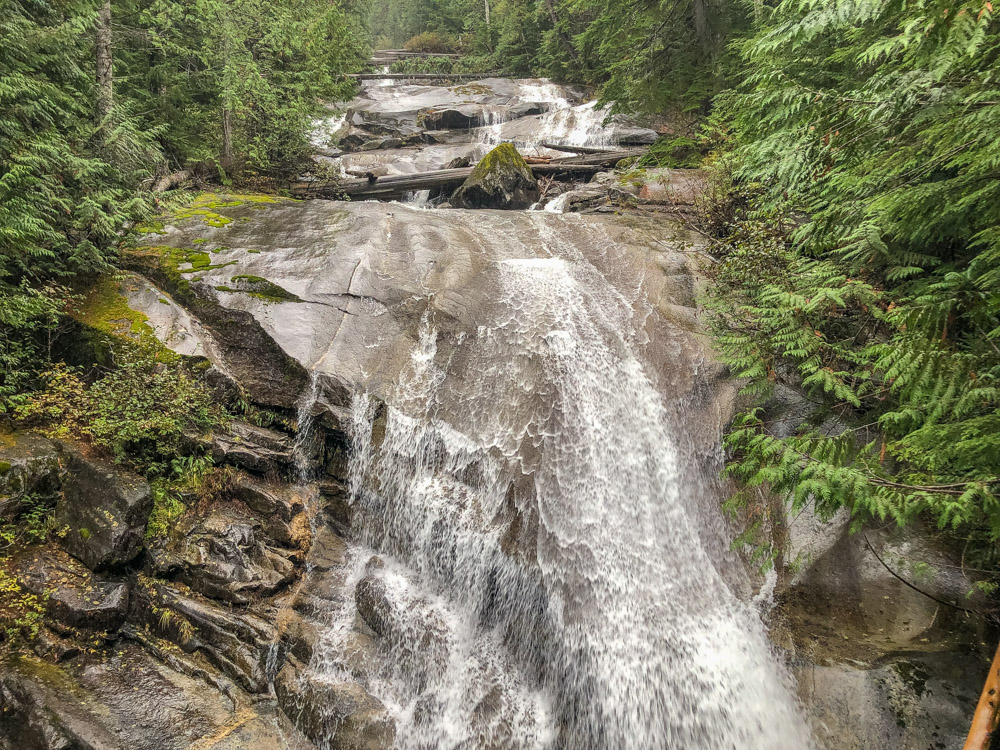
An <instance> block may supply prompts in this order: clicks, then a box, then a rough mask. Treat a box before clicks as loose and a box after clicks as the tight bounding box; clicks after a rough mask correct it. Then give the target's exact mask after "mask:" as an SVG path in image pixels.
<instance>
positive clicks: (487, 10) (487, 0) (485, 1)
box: [483, 0, 490, 31]
mask: <svg viewBox="0 0 1000 750" xmlns="http://www.w3.org/2000/svg"><path fill="white" fill-rule="evenodd" d="M483 5H485V6H486V30H487V31H489V30H490V0H483Z"/></svg>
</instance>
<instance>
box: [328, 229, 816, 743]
mask: <svg viewBox="0 0 1000 750" xmlns="http://www.w3.org/2000/svg"><path fill="white" fill-rule="evenodd" d="M534 216H536V217H537V218H538V222H539V228H540V235H541V237H542V239H543V242H544V243H545V248H544V250H545V251H546V252H547V253H548V254H549V255H550V256H551V257H540V258H524V259H516V258H515V259H508V260H501V261H498V262H495V263H493V264H492V265H491V267H490V271H489V272H490V273H491V274H493V277H494V279H493V280H494V282H495V284H496V288H497V289H498V290H499V294H498V296H497V299H495V300H493V304H492V306H491V307H489V308H488V310H486V311H484V312H483V316H482V320H480V321H479V324H478V327H477V328H476V329H475V331H474V333H471V334H469V335H463V336H460V337H458V340H451V341H449V342H448V346H447V347H445V348H441V347H440V346H439V344H440V343H441V342H439V341H438V333H437V327H436V325H435V321H434V315H433V314H432V313H430V312H428V313H425V314H424V317H423V320H422V323H421V328H420V340H419V345H418V346H417V347H416V348H415V350H414V353H413V356H412V359H411V361H410V363H409V366H408V367H407V368H406V370H405V371H404V372H403V374H402V375H401V376H400V377H399V379H398V382H397V383H396V386H395V389H394V391H393V393H392V395H391V397H390V398H389V399H388V401H389V406H388V408H387V409H386V413H385V415H384V437H380V438H379V439H378V440H377V441H375V442H376V443H377V444H373V436H374V435H376V433H377V432H379V431H378V430H376V429H375V427H374V420H375V414H376V412H375V409H374V407H373V404H372V402H370V401H369V400H368V399H367V398H365V397H358V399H357V400H356V401H355V404H354V409H353V415H354V424H353V428H352V429H353V439H354V443H355V451H354V457H353V459H352V466H351V491H352V502H353V503H354V506H355V511H356V513H357V516H358V518H359V519H360V520H359V521H358V522H357V523H356V524H355V528H357V529H359V531H358V535H359V538H358V539H357V540H356V541H357V542H358V543H359V544H361V545H363V547H364V548H366V549H367V550H369V553H365V554H362V555H357V556H356V558H355V560H354V568H353V572H352V574H351V581H350V582H351V583H357V584H359V585H361V584H364V585H365V586H367V587H368V589H367V590H371V591H375V592H378V596H379V597H381V598H380V599H379V602H380V603H379V606H380V607H382V610H383V611H384V612H385V613H387V614H385V615H384V616H385V617H386V618H387V620H391V623H390V624H389V625H387V626H386V630H387V632H386V633H385V634H384V637H383V639H382V647H383V648H384V649H385V656H386V658H385V660H384V664H383V666H382V668H380V669H379V670H376V672H375V673H371V674H368V675H366V676H365V677H364V680H365V685H366V688H367V689H368V690H369V691H370V692H372V693H373V694H374V695H375V696H376V697H378V698H379V699H380V700H382V702H383V703H384V704H385V705H386V706H387V707H388V708H389V709H390V710H391V711H392V713H393V714H394V715H395V716H396V720H397V739H396V743H397V746H398V747H400V748H414V749H416V748H437V747H443V748H466V747H468V748H471V747H498V748H500V747H502V748H518V749H520V748H548V747H559V748H573V749H574V750H576V749H582V750H598V749H602V750H603V749H604V748H636V749H644V748H649V749H650V750H653V749H659V748H683V749H684V750H709V749H712V750H715V749H717V748H755V749H756V748H762V749H763V748H766V749H768V750H806V749H807V748H810V747H812V740H811V738H810V735H809V732H808V730H807V729H806V727H805V724H804V721H803V720H802V718H801V716H800V715H799V712H798V709H797V705H796V702H795V700H794V698H793V697H792V689H791V685H790V680H789V678H788V677H787V675H786V674H785V672H784V670H783V668H782V666H781V664H780V662H779V661H778V659H777V658H776V656H775V654H774V653H773V651H772V648H771V646H770V644H769V641H768V639H767V635H766V632H765V629H764V626H763V624H762V623H761V620H760V616H759V613H758V611H757V609H756V607H755V606H754V605H753V604H752V603H747V602H743V601H741V600H740V599H739V598H738V597H737V596H736V595H735V594H734V593H733V592H732V590H731V588H730V586H729V584H728V583H727V581H726V579H724V577H723V575H722V572H721V565H720V563H719V561H718V559H717V553H716V546H715V545H714V544H713V540H715V539H716V538H717V536H718V534H719V528H721V527H722V519H721V515H720V512H719V510H718V506H717V498H716V497H715V496H714V495H713V494H712V491H711V488H712V482H711V481H710V480H708V479H705V478H702V477H700V476H699V471H700V469H699V468H698V467H697V466H696V465H695V461H694V459H693V458H692V457H691V456H689V455H688V451H687V450H686V449H685V441H684V428H685V423H684V419H683V418H682V417H681V416H679V415H682V414H683V409H682V408H680V407H681V406H683V405H678V404H672V403H671V402H670V400H669V398H665V397H664V395H663V394H661V393H660V392H659V391H658V390H657V388H656V387H655V385H654V379H653V378H652V377H651V373H649V372H648V371H647V365H646V363H645V362H644V360H643V353H642V346H641V341H642V334H641V332H640V330H639V329H640V328H641V321H639V320H636V319H634V318H635V317H636V312H635V310H636V305H635V304H633V303H630V302H629V301H628V300H625V299H623V297H622V295H621V293H620V292H618V291H617V290H616V289H615V288H614V287H613V286H612V285H611V284H610V283H609V282H608V281H607V280H606V279H605V278H604V276H603V275H602V274H601V273H600V272H599V271H598V270H597V269H596V268H594V267H593V266H591V265H589V264H588V263H587V262H586V261H584V260H583V259H582V258H581V257H580V256H579V255H578V254H577V253H575V252H574V251H573V249H572V248H570V247H566V246H564V245H563V244H561V243H560V241H559V239H558V238H557V237H556V236H555V233H554V232H551V231H548V229H549V228H548V227H547V225H546V224H545V220H546V219H547V218H548V217H546V216H545V215H544V214H535V215H534ZM640 307H641V305H640ZM689 416H690V415H689ZM369 557H370V558H371V559H369ZM359 590H360V589H359ZM354 617H355V610H354V608H353V605H352V604H348V605H345V606H344V607H343V609H342V610H341V611H338V612H335V613H333V614H332V616H331V623H330V626H329V628H328V629H327V631H326V632H325V634H324V645H323V647H322V648H320V649H318V651H317V655H316V656H314V660H313V663H312V664H311V669H312V670H313V671H314V673H316V674H317V675H319V676H321V677H323V678H325V679H336V678H337V676H338V675H339V674H342V673H343V670H344V666H343V664H342V663H340V661H339V660H338V659H337V658H336V654H338V653H341V652H343V650H344V648H345V644H346V641H345V639H346V638H348V637H349V634H350V629H351V622H352V621H353V618H354Z"/></svg>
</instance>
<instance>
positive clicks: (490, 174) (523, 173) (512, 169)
mask: <svg viewBox="0 0 1000 750" xmlns="http://www.w3.org/2000/svg"><path fill="white" fill-rule="evenodd" d="M537 200H538V183H537V182H536V181H535V177H534V175H533V174H532V172H531V168H530V167H529V166H528V163H527V162H526V161H525V160H524V157H522V156H521V154H520V153H518V150H517V148H515V147H514V144H513V143H501V144H500V145H499V146H497V147H496V148H494V149H493V150H492V151H490V152H489V153H488V154H486V156H484V157H483V158H482V159H480V161H479V163H478V164H477V165H476V168H475V169H473V170H472V174H471V175H469V177H468V179H466V181H465V182H464V183H462V186H461V187H460V188H458V190H456V191H455V193H454V194H453V195H452V197H451V202H452V204H453V205H454V206H456V207H458V208H508V209H521V208H528V207H529V206H530V205H531V204H532V203H534V202H535V201H537Z"/></svg>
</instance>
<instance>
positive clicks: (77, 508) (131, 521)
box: [55, 446, 153, 570]
mask: <svg viewBox="0 0 1000 750" xmlns="http://www.w3.org/2000/svg"><path fill="white" fill-rule="evenodd" d="M63 461H64V465H65V469H66V478H65V480H64V481H63V494H62V497H61V498H60V499H59V502H58V503H57V505H56V512H55V521H56V525H57V527H68V530H67V532H66V536H65V538H64V539H63V546H64V547H65V548H66V549H67V550H68V551H69V553H70V554H71V555H73V556H74V557H76V558H77V559H78V560H81V561H82V562H83V563H84V564H85V565H86V566H87V567H88V568H90V569H91V570H104V569H108V568H114V567H116V566H119V565H124V564H125V563H128V562H131V561H132V560H133V559H134V558H135V556H136V555H138V554H139V552H140V551H141V549H142V540H143V535H144V534H145V532H146V522H147V520H148V519H149V513H150V511H151V510H152V509H153V496H152V493H151V491H150V488H149V483H148V482H147V481H146V480H145V479H143V478H142V477H140V476H138V475H136V474H132V473H131V472H128V471H125V470H123V469H122V468H121V467H120V466H117V465H115V464H113V463H111V462H110V461H108V460H107V459H105V458H99V457H96V456H93V457H92V456H87V455H85V454H84V453H82V452H81V451H80V450H78V449H76V448H74V447H72V446H66V447H65V451H64V459H63Z"/></svg>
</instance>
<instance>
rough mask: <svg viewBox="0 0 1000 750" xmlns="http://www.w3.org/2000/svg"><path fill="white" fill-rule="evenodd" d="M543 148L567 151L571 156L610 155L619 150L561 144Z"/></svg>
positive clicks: (545, 144)
mask: <svg viewBox="0 0 1000 750" xmlns="http://www.w3.org/2000/svg"><path fill="white" fill-rule="evenodd" d="M542 148H547V149H551V150H552V151H566V152H568V153H571V154H609V153H612V152H614V151H618V150H619V149H617V148H614V147H607V148H602V147H599V146H564V145H562V144H561V143H543V144H542Z"/></svg>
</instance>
